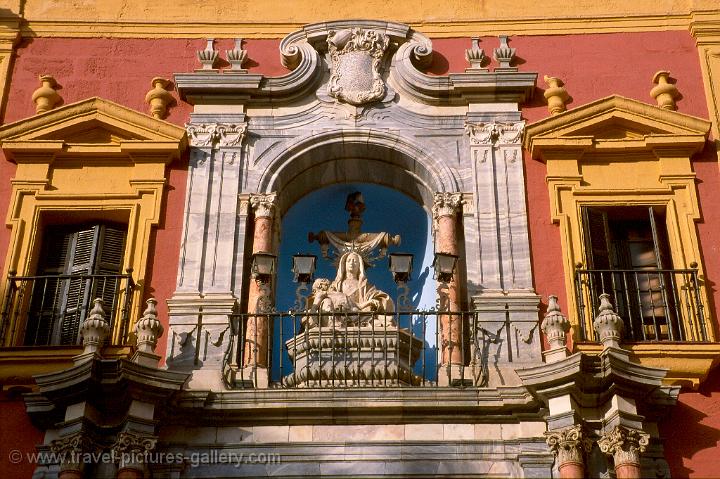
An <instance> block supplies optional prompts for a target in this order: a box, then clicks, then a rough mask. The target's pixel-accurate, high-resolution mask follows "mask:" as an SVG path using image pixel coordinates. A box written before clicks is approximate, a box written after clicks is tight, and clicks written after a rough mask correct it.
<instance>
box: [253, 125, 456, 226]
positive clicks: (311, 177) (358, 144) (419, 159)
mask: <svg viewBox="0 0 720 479" xmlns="http://www.w3.org/2000/svg"><path fill="white" fill-rule="evenodd" d="M353 160H355V161H353ZM257 168H258V169H259V170H260V171H263V174H262V176H261V178H260V181H259V183H258V192H265V193H268V192H271V191H282V192H283V194H282V195H280V204H279V207H280V211H281V212H282V213H284V212H285V211H286V210H287V209H288V207H289V206H290V205H292V204H293V203H294V202H295V201H296V200H297V199H299V198H300V197H302V196H303V195H304V194H306V193H308V192H310V191H313V190H316V189H319V188H321V187H323V186H325V185H329V184H334V183H341V182H369V183H377V184H380V185H385V186H389V187H391V188H395V189H397V190H399V191H402V192H403V193H405V194H407V195H408V196H410V197H411V198H413V199H415V200H416V201H418V202H419V203H420V204H421V205H423V206H424V207H425V208H427V209H428V210H429V209H430V207H431V206H432V201H433V200H432V198H433V194H434V193H435V192H437V191H459V181H458V178H457V175H456V174H455V172H453V171H452V169H450V168H449V167H448V166H447V165H446V164H445V163H444V162H443V161H442V160H440V159H435V158H433V157H432V156H431V155H430V154H428V152H426V151H423V150H422V149H420V148H419V147H418V146H417V145H415V144H414V143H413V142H411V141H409V140H408V139H407V138H404V137H402V136H399V135H395V134H392V133H389V132H387V131H383V130H377V129H368V128H364V129H353V130H333V131H328V132H323V133H320V134H313V135H312V136H306V137H303V138H300V139H299V140H297V141H295V142H293V143H291V144H290V145H288V146H286V147H285V148H284V149H283V150H282V151H281V152H280V153H279V154H277V155H276V156H274V157H268V158H266V159H264V161H263V160H261V161H260V162H259V164H258V165H257Z"/></svg>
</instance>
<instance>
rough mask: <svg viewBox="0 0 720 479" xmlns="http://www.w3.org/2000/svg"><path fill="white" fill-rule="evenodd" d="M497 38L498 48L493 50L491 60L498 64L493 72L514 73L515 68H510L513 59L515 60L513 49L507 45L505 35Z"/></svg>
mask: <svg viewBox="0 0 720 479" xmlns="http://www.w3.org/2000/svg"><path fill="white" fill-rule="evenodd" d="M499 38H500V46H499V47H498V48H496V49H494V50H493V58H495V61H497V62H498V63H499V64H500V65H499V66H498V67H496V68H495V71H506V72H516V71H517V67H511V66H510V63H511V62H512V61H513V58H515V49H514V48H510V45H508V36H507V35H500V37H499Z"/></svg>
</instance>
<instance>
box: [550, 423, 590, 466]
mask: <svg viewBox="0 0 720 479" xmlns="http://www.w3.org/2000/svg"><path fill="white" fill-rule="evenodd" d="M545 438H546V439H545V441H546V443H547V445H548V447H549V448H550V451H551V452H552V453H553V455H554V456H555V457H557V463H558V464H559V465H563V464H565V463H568V462H575V463H579V464H584V456H585V454H587V453H588V452H590V450H591V449H592V441H591V440H590V439H588V438H587V437H586V435H585V432H584V430H583V427H582V425H580V424H576V425H574V426H571V427H568V428H565V429H560V430H557V431H547V432H546V433H545Z"/></svg>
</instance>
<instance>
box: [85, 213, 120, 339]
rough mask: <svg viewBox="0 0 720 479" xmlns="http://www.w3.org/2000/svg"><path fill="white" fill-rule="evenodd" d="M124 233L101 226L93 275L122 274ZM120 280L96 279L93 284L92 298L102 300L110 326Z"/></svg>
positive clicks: (118, 296) (117, 298)
mask: <svg viewBox="0 0 720 479" xmlns="http://www.w3.org/2000/svg"><path fill="white" fill-rule="evenodd" d="M125 236H126V234H125V231H124V230H121V229H118V228H113V227H111V226H102V227H101V229H100V241H99V247H98V251H97V256H96V258H97V261H96V263H95V274H99V275H110V274H112V275H117V274H120V273H122V263H123V255H124V252H125ZM119 290H120V279H119V278H117V277H113V278H107V277H104V278H97V279H96V280H95V282H94V283H93V289H92V297H91V298H90V301H92V300H93V299H95V298H102V299H103V303H104V305H105V312H106V313H107V314H108V316H107V319H108V321H109V322H110V325H111V326H112V325H113V324H114V321H115V315H116V314H117V309H118V300H119V299H120V294H119V293H120V291H119Z"/></svg>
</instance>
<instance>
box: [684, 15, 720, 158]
mask: <svg viewBox="0 0 720 479" xmlns="http://www.w3.org/2000/svg"><path fill="white" fill-rule="evenodd" d="M690 32H691V33H692V35H693V36H694V37H695V41H696V43H697V48H698V55H699V56H700V68H701V69H702V74H703V84H704V85H705V99H706V101H707V106H708V112H709V113H710V120H711V121H712V135H713V137H714V138H715V139H716V140H718V139H720V11H716V12H714V13H703V14H701V13H698V14H694V15H693V20H692V22H691V24H690ZM715 149H716V153H717V156H718V160H720V141H716V142H715Z"/></svg>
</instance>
